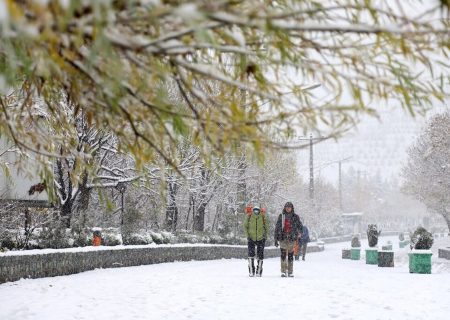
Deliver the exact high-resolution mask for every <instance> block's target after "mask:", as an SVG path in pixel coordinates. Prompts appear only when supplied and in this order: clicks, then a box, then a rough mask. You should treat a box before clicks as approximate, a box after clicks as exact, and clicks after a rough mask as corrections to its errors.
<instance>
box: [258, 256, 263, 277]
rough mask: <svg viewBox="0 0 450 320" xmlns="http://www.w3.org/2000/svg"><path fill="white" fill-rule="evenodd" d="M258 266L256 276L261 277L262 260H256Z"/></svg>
mask: <svg viewBox="0 0 450 320" xmlns="http://www.w3.org/2000/svg"><path fill="white" fill-rule="evenodd" d="M256 261H257V262H258V265H257V266H256V276H258V277H261V276H262V272H263V260H260V259H258V260H256Z"/></svg>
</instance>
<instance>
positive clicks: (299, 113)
mask: <svg viewBox="0 0 450 320" xmlns="http://www.w3.org/2000/svg"><path fill="white" fill-rule="evenodd" d="M0 5H1V7H0V9H1V11H2V12H3V13H2V14H1V15H0V34H1V38H0V89H1V92H0V94H1V100H0V103H1V112H0V134H1V135H2V136H6V137H8V138H9V139H10V140H12V141H13V142H14V144H15V145H17V146H18V147H19V148H21V149H22V150H27V151H32V152H34V153H36V154H37V155H38V156H39V155H41V156H44V157H48V156H51V157H64V158H77V159H78V158H86V157H90V153H89V150H84V149H81V150H79V149H77V148H76V145H78V141H77V136H76V130H75V128H74V125H73V123H74V121H73V117H74V116H75V117H76V116H78V115H80V114H82V115H83V117H84V118H85V120H86V122H87V125H89V126H92V127H93V128H96V129H99V130H105V131H107V132H111V133H113V134H114V135H115V136H116V137H117V139H118V146H119V149H120V150H126V151H129V152H131V153H132V154H133V155H134V156H135V159H136V161H137V164H141V163H146V162H148V161H150V160H153V159H155V157H159V158H161V159H164V160H165V161H166V162H168V163H171V164H173V165H174V167H176V163H175V162H176V161H177V160H176V158H175V157H174V156H173V155H174V154H175V152H176V151H175V150H176V146H177V145H178V144H179V143H180V140H182V139H184V138H188V139H189V140H190V141H192V143H193V144H194V145H196V146H197V147H199V148H200V150H201V153H202V156H203V157H205V158H208V157H209V156H210V155H211V154H216V153H220V154H223V153H224V152H227V151H230V150H236V149H237V148H239V147H241V146H243V145H245V146H249V147H250V149H247V150H254V151H256V152H257V153H260V154H262V153H263V151H264V150H265V149H266V148H267V147H285V146H286V144H285V141H286V140H289V139H291V138H292V137H293V136H294V135H295V134H298V133H299V132H304V131H306V130H308V131H313V130H321V131H325V132H327V135H328V136H337V135H339V134H340V133H342V132H344V131H345V130H347V129H348V128H349V127H350V126H352V125H354V123H355V121H356V116H355V114H357V113H358V112H368V113H372V114H375V113H376V109H375V108H374V107H375V106H376V104H378V103H380V101H385V102H386V101H399V102H400V103H401V104H402V106H403V107H404V108H405V109H407V110H409V111H410V113H412V114H414V113H415V112H420V111H423V110H424V109H426V108H427V107H429V106H431V104H432V102H433V101H434V100H433V99H438V100H443V99H445V98H447V97H448V92H445V86H446V85H447V84H448V74H449V73H448V70H449V65H448V62H445V61H446V58H447V56H448V53H449V48H450V40H449V39H450V35H449V31H448V30H449V19H448V10H447V7H448V2H446V1H441V2H440V3H438V2H436V4H435V6H434V7H432V6H428V5H427V6H425V5H423V4H422V3H421V2H420V1H417V2H414V3H413V4H411V3H408V5H404V6H403V5H402V4H401V2H399V1H396V2H391V1H370V0H368V1H360V0H330V1H263V0H249V1H236V0H223V1H207V0H197V1H190V2H188V3H187V2H184V1H159V0H154V1H151V0H150V1H144V0H141V1H125V0H116V1H112V0H111V1H70V0H67V1H56V0H48V1H2V3H1V4H0ZM414 5H416V6H417V7H414ZM412 9H415V10H412ZM317 84H320V85H321V88H320V90H321V91H322V92H324V93H326V94H327V96H325V98H323V99H315V98H314V96H313V91H312V88H313V87H316V86H317ZM37 101H39V102H40V103H37ZM62 105H65V106H67V105H69V106H70V107H71V108H70V110H71V112H69V113H67V112H64V110H66V109H67V107H62ZM48 127H51V129H50V130H48Z"/></svg>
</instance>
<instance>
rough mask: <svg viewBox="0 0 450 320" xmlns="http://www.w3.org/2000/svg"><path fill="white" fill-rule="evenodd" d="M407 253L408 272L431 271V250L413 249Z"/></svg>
mask: <svg viewBox="0 0 450 320" xmlns="http://www.w3.org/2000/svg"><path fill="white" fill-rule="evenodd" d="M408 255H409V273H428V274H429V273H431V256H432V255H433V253H432V252H431V250H413V251H412V252H411V253H408Z"/></svg>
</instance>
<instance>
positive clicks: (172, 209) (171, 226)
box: [166, 177, 178, 232]
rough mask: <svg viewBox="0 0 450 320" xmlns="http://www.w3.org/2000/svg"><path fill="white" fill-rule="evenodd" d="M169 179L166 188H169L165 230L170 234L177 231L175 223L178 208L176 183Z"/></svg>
mask: <svg viewBox="0 0 450 320" xmlns="http://www.w3.org/2000/svg"><path fill="white" fill-rule="evenodd" d="M171 178H172V177H170V178H169V179H168V180H169V181H168V184H167V186H168V188H169V195H168V196H169V198H168V204H167V208H166V229H167V230H170V231H172V232H175V231H176V230H177V222H178V207H177V203H176V194H177V186H176V182H175V181H172V179H171Z"/></svg>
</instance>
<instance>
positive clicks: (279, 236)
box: [275, 210, 303, 241]
mask: <svg viewBox="0 0 450 320" xmlns="http://www.w3.org/2000/svg"><path fill="white" fill-rule="evenodd" d="M286 217H287V218H290V219H291V232H289V234H286V233H285V232H284V230H283V228H284V219H285V218H286ZM302 227H303V226H302V223H301V222H300V218H299V216H298V215H297V214H296V213H295V212H294V210H292V211H291V212H290V213H287V212H286V211H285V210H283V213H281V214H280V215H279V216H278V220H277V224H276V226H275V241H282V240H289V241H297V239H298V237H299V235H300V234H301V231H302Z"/></svg>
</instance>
